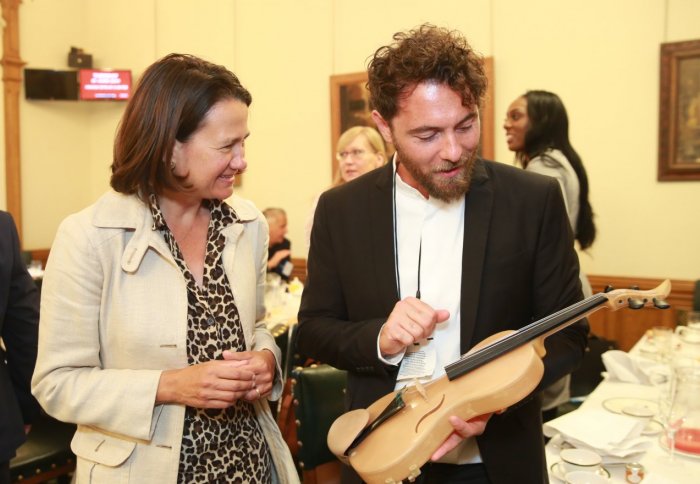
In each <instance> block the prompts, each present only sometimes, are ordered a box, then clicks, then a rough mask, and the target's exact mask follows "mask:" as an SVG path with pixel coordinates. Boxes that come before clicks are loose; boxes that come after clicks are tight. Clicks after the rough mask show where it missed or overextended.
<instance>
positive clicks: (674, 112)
mask: <svg viewBox="0 0 700 484" xmlns="http://www.w3.org/2000/svg"><path fill="white" fill-rule="evenodd" d="M660 75H661V78H660V84H659V169H658V179H659V181H682V180H700V40H692V41H685V42H671V43H666V44H661V66H660Z"/></svg>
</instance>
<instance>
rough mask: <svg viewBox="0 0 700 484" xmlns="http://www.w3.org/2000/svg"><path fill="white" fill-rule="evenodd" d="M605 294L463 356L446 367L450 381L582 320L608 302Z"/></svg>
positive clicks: (558, 312)
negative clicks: (586, 314) (566, 323)
mask: <svg viewBox="0 0 700 484" xmlns="http://www.w3.org/2000/svg"><path fill="white" fill-rule="evenodd" d="M607 300H608V299H607V297H606V296H605V294H595V295H593V296H591V297H589V298H586V299H584V300H583V301H580V302H578V303H576V304H574V305H572V306H569V307H567V308H565V309H562V310H560V311H557V312H556V313H554V314H552V315H550V316H547V317H545V318H543V319H540V320H538V321H535V322H534V323H531V324H529V325H527V326H525V327H523V328H521V329H520V330H518V331H517V332H515V333H513V334H510V335H508V336H506V337H505V338H503V339H500V340H498V341H495V342H494V343H492V344H490V345H488V346H486V347H484V348H481V349H480V350H478V351H476V352H474V353H472V354H468V355H464V356H462V358H460V359H459V360H457V361H456V362H454V363H451V364H450V365H448V366H446V367H445V372H446V373H447V375H448V378H449V379H450V380H452V379H454V378H456V377H458V376H460V375H462V374H464V373H465V372H466V371H469V370H472V369H475V368H478V367H479V366H481V365H483V364H485V363H488V362H489V361H491V360H493V359H495V358H496V357H497V356H499V355H501V354H503V353H506V352H507V351H510V350H512V349H514V348H516V347H518V346H520V345H522V344H524V343H526V342H528V341H531V340H533V339H534V338H536V337H537V336H540V335H541V334H544V333H546V332H547V331H548V330H550V329H552V328H555V327H557V326H560V325H562V324H564V323H565V322H567V321H571V320H572V319H573V320H574V321H575V320H576V319H574V318H576V317H577V316H580V317H579V318H578V319H581V317H583V315H584V314H585V313H586V312H587V311H589V310H590V309H593V308H595V307H597V306H600V305H601V304H603V303H605V302H606V301H607Z"/></svg>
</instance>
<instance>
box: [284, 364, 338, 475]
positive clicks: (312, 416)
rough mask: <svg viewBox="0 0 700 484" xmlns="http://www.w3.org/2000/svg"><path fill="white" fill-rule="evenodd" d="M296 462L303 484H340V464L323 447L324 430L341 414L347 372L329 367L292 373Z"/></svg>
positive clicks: (315, 366) (324, 442)
mask: <svg viewBox="0 0 700 484" xmlns="http://www.w3.org/2000/svg"><path fill="white" fill-rule="evenodd" d="M292 379H293V380H292V393H293V395H294V412H295V415H296V426H297V429H296V430H297V439H298V446H299V449H298V455H297V459H298V463H299V467H300V468H301V471H302V479H303V482H304V483H305V484H329V483H339V482H340V469H341V466H342V464H341V463H340V462H339V461H338V460H337V458H336V457H335V455H333V453H331V451H330V450H329V449H328V445H327V444H326V437H327V435H328V429H329V428H330V426H331V424H332V423H333V422H334V421H335V419H336V418H337V417H339V416H340V415H342V414H343V412H344V411H345V404H344V399H345V387H346V384H347V372H345V371H342V370H338V369H336V368H333V367H332V366H329V365H311V366H307V367H298V368H295V369H294V370H293V371H292Z"/></svg>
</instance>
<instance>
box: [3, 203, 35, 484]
mask: <svg viewBox="0 0 700 484" xmlns="http://www.w3.org/2000/svg"><path fill="white" fill-rule="evenodd" d="M38 324H39V290H38V289H37V287H36V284H34V281H32V277H31V276H30V275H29V273H28V272H27V267H26V266H25V265H24V262H22V258H21V256H20V246H19V237H18V236H17V229H16V228H15V224H14V221H13V220H12V217H11V216H10V214H9V213H7V212H2V211H0V337H2V343H3V344H2V345H0V484H9V482H10V459H12V457H14V455H15V451H16V450H17V448H18V447H19V446H20V445H22V443H24V441H25V440H26V433H27V431H29V427H30V424H31V422H32V420H33V419H34V418H35V417H36V416H37V415H38V413H39V404H38V403H37V401H36V400H35V399H34V397H32V394H31V391H30V381H31V378H32V371H33V370H34V363H35V361H36V346H37V331H38Z"/></svg>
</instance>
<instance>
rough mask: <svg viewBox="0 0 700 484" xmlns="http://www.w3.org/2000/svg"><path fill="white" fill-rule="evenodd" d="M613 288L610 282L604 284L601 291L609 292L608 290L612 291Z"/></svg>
mask: <svg viewBox="0 0 700 484" xmlns="http://www.w3.org/2000/svg"><path fill="white" fill-rule="evenodd" d="M613 289H615V288H614V287H612V286H611V285H610V284H608V285H607V286H605V289H603V292H610V291H612V290H613Z"/></svg>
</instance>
